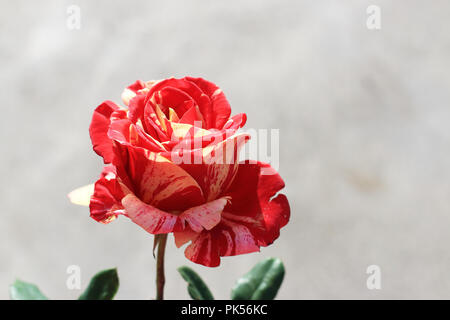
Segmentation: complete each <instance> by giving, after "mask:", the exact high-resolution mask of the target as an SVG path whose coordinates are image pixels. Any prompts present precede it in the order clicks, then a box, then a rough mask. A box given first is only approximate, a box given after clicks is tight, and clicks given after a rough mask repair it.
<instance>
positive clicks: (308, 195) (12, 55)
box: [0, 0, 450, 299]
mask: <svg viewBox="0 0 450 320" xmlns="http://www.w3.org/2000/svg"><path fill="white" fill-rule="evenodd" d="M70 4H76V5H78V6H80V8H81V19H82V20H81V30H73V31H71V30H69V29H68V28H67V27H66V19H67V14H66V9H67V7H68V6H69V5H70ZM370 4H377V5H379V6H380V8H381V10H382V11H381V14H382V16H381V18H382V29H381V30H379V31H373V30H368V29H367V28H366V18H367V14H366V8H367V6H368V5H370ZM449 10H450V2H448V1H438V0H435V1H433V3H432V4H431V3H430V2H429V1H425V0H423V1H411V0H403V1H399V0H397V1H361V0H359V1H356V0H355V1H350V0H347V1H345V2H344V1H312V0H311V1H262V0H257V1H256V0H255V1H176V2H175V1H120V2H119V1H95V2H94V1H87V0H85V1H80V0H74V1H56V0H55V1H49V0H45V1H24V0H22V1H4V0H2V1H1V10H0V28H1V29H0V30H1V31H0V32H1V33H0V70H1V72H0V86H1V90H0V101H1V105H2V106H1V117H0V121H1V122H0V132H1V139H2V145H3V148H2V152H1V154H2V156H1V166H0V177H1V180H0V181H1V182H0V183H1V193H0V204H1V222H0V298H4V299H6V298H8V290H7V286H8V285H9V284H10V283H12V282H13V281H14V279H15V278H16V277H20V278H21V279H24V280H27V281H30V282H34V283H37V284H39V286H40V287H41V289H42V291H43V292H44V293H46V294H47V295H48V296H49V297H52V298H62V299H66V298H70V299H72V298H75V297H77V296H78V295H79V293H80V292H79V291H77V290H72V291H71V290H68V289H67V288H66V285H65V282H66V278H67V274H66V268H67V266H69V265H72V264H75V265H79V266H80V267H81V270H82V286H83V288H84V287H85V286H86V284H87V282H88V279H89V278H90V277H91V276H92V275H93V274H94V273H95V272H96V271H98V270H100V269H102V268H108V267H113V266H117V267H118V269H119V274H120V279H121V283H122V285H121V287H120V290H119V293H118V295H117V298H120V299H131V298H137V299H148V298H151V297H154V288H155V286H154V270H155V262H154V260H153V257H152V254H151V251H152V250H151V247H152V237H151V236H150V235H148V234H147V233H145V232H144V231H143V230H141V229H140V228H138V227H137V226H135V225H134V224H133V223H131V222H130V221H129V220H127V219H126V218H120V219H118V220H117V221H115V222H113V223H112V224H110V225H107V226H104V225H101V224H99V223H96V222H95V221H94V220H92V219H90V218H89V216H88V215H89V214H88V210H87V208H84V207H78V206H74V205H71V204H70V203H69V201H68V200H67V198H66V194H67V193H68V192H69V191H71V190H72V189H74V188H76V187H78V186H81V185H84V184H87V183H90V182H93V181H94V180H95V179H96V178H97V176H98V174H99V172H100V169H101V166H102V163H101V159H100V158H99V157H97V156H96V155H95V154H94V152H93V151H92V149H91V144H90V140H89V136H88V125H89V122H90V118H91V115H92V111H93V109H94V108H95V107H96V106H97V105H98V104H99V103H100V102H102V101H103V100H105V99H112V100H114V101H117V102H119V101H120V94H121V92H122V89H123V87H124V86H126V85H127V84H128V83H130V82H133V81H134V80H136V79H143V80H149V79H160V78H166V77H170V76H177V77H182V76H184V75H193V76H202V77H204V78H206V79H209V80H211V81H213V82H215V83H217V84H218V85H219V86H220V87H221V88H222V89H223V91H224V92H225V93H226V95H227V97H228V98H229V100H230V102H231V104H232V106H233V113H238V112H246V113H247V115H248V118H249V121H248V127H250V128H279V129H280V141H281V142H280V169H279V171H280V173H281V175H282V177H284V179H285V181H286V185H287V187H286V189H285V193H286V194H287V195H288V197H289V200H290V204H291V208H292V217H291V221H290V223H289V224H288V226H287V227H285V228H284V229H283V230H282V234H281V237H280V238H279V239H278V240H277V241H276V242H275V243H274V245H272V246H271V247H268V248H264V249H263V250H262V252H261V253H257V254H250V255H244V256H239V257H231V258H225V259H223V260H222V264H221V266H220V267H219V268H213V269H209V268H205V267H202V266H199V265H194V264H192V263H190V262H189V261H188V260H187V259H185V258H184V255H183V251H182V250H177V249H176V248H175V247H174V245H173V239H172V238H170V241H169V249H168V254H167V286H166V296H167V298H169V299H177V298H188V295H187V292H186V289H185V283H184V282H183V281H182V280H181V278H180V276H179V275H178V274H177V272H176V267H178V266H180V265H182V264H186V265H189V266H191V267H193V268H194V269H195V270H197V271H198V272H199V273H201V275H202V276H203V277H204V278H205V279H206V281H207V282H208V283H209V284H210V286H211V289H212V291H213V292H214V294H215V295H216V297H218V298H228V296H229V290H230V288H231V287H232V284H233V282H234V280H235V279H236V278H237V277H238V276H239V275H241V274H243V273H245V272H246V271H247V270H248V269H249V268H250V267H251V266H252V265H253V264H254V263H255V262H256V261H259V260H260V259H262V258H264V257H267V256H277V257H280V258H282V259H283V261H284V262H285V264H286V269H287V275H286V281H285V283H284V284H283V287H282V289H281V290H280V292H279V298H285V299H311V298H325V299H329V298H336V299H341V298H357V299H378V298H450V276H449V270H450V249H449V248H448V247H449V246H448V243H449V242H450V234H449V232H448V230H449V225H450V218H449V212H450V182H449V181H450V167H449V164H450V149H449V139H450V126H449V124H448V123H449V120H450V108H449V105H448V101H450V96H449V91H448V88H449V84H450V75H449V72H448V71H449V54H450V37H449V33H448V32H449V31H448V30H449V28H450V19H449ZM371 264H376V265H379V266H380V268H381V271H382V289H381V290H378V291H377V290H374V291H370V290H368V289H367V288H366V278H367V274H366V268H367V266H369V265H371Z"/></svg>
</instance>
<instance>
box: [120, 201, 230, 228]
mask: <svg viewBox="0 0 450 320" xmlns="http://www.w3.org/2000/svg"><path fill="white" fill-rule="evenodd" d="M227 201H228V198H221V199H217V200H215V201H211V202H209V203H205V204H202V205H200V206H197V207H193V208H190V209H188V210H186V211H184V212H182V213H181V214H178V215H177V214H174V213H169V212H166V211H163V210H160V209H158V208H155V207H154V206H152V205H149V204H146V203H144V202H142V201H141V200H140V199H139V198H137V197H136V196H135V195H134V194H128V195H127V196H125V197H124V198H123V199H122V205H123V207H124V209H125V214H126V215H127V216H128V217H129V218H130V219H131V220H132V221H133V222H134V223H136V224H137V225H139V226H140V227H142V228H143V229H144V230H145V231H147V232H149V233H151V234H161V233H170V232H177V233H179V234H187V233H189V232H192V231H193V232H194V233H197V234H198V233H199V232H202V231H203V230H210V229H212V228H213V227H215V226H216V225H217V224H218V223H219V222H220V215H221V213H222V211H223V208H224V207H225V205H226V204H227Z"/></svg>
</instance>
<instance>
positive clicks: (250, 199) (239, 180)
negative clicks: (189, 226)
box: [175, 161, 290, 267]
mask: <svg viewBox="0 0 450 320" xmlns="http://www.w3.org/2000/svg"><path fill="white" fill-rule="evenodd" d="M263 171H264V174H263ZM283 187H284V182H283V180H282V179H281V178H280V176H279V175H278V173H276V172H275V170H273V169H272V168H271V167H270V165H268V164H265V163H260V162H258V163H249V162H248V161H246V162H243V163H241V164H239V169H238V173H237V175H236V177H235V179H234V181H233V183H232V185H231V186H230V188H229V191H228V192H227V196H229V197H230V198H231V200H230V202H229V203H228V205H227V206H226V207H225V209H224V211H223V212H222V214H221V221H220V223H219V224H217V225H216V226H215V227H213V228H212V229H210V230H203V231H202V232H200V233H197V234H195V233H193V232H192V231H190V230H186V231H185V232H179V233H176V234H175V241H176V244H177V246H181V245H183V244H184V243H187V242H189V241H191V243H190V244H189V245H188V246H187V247H186V250H185V255H186V257H187V258H188V259H190V260H191V261H193V262H195V263H199V264H202V265H205V266H208V267H216V266H218V265H219V264H220V257H224V256H234V255H239V254H245V253H250V252H256V251H259V250H260V247H261V246H267V245H269V244H271V243H273V241H275V239H276V238H278V236H279V234H280V229H281V228H282V227H283V226H285V225H286V224H287V222H288V221H289V216H290V208H289V203H288V201H287V198H286V197H285V196H284V195H283V194H278V195H277V193H278V192H279V191H280V190H281V189H282V188H283Z"/></svg>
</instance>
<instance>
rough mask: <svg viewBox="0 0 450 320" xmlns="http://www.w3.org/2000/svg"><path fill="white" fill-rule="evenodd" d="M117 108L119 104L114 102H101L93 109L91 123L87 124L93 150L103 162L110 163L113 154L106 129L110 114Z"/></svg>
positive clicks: (109, 121) (107, 128)
mask: <svg viewBox="0 0 450 320" xmlns="http://www.w3.org/2000/svg"><path fill="white" fill-rule="evenodd" d="M117 110H119V106H117V105H116V104H115V103H114V102H112V101H105V102H103V103H102V104H101V105H99V106H98V107H97V108H96V109H95V111H94V115H93V116H92V121H91V125H90V126H89V135H90V136H91V141H92V145H93V147H94V151H95V152H96V153H97V154H98V155H99V156H101V157H103V160H104V162H105V163H111V162H112V159H113V156H114V153H113V150H112V142H111V139H110V138H109V137H108V130H109V125H110V123H111V115H112V114H113V112H114V111H117Z"/></svg>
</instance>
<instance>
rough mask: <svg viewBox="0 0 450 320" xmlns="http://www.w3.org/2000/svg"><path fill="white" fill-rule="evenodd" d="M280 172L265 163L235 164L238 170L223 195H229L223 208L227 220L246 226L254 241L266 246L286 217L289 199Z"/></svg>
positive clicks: (278, 232) (285, 220)
mask: <svg viewBox="0 0 450 320" xmlns="http://www.w3.org/2000/svg"><path fill="white" fill-rule="evenodd" d="M283 188H284V181H283V180H282V179H281V177H280V175H279V174H278V173H277V172H276V171H275V170H274V169H273V168H272V167H271V166H270V165H269V164H267V163H262V162H257V163H250V161H248V160H247V161H245V162H243V163H241V164H240V165H239V170H238V173H237V175H236V177H235V179H234V181H233V184H232V185H231V186H230V188H229V190H228V191H227V192H226V195H228V196H230V197H231V198H232V201H231V204H230V205H228V206H227V207H226V209H225V211H226V212H225V213H224V217H225V218H226V219H227V220H230V221H234V222H238V223H241V224H243V225H246V226H247V227H248V228H249V230H250V231H251V232H252V234H253V235H254V236H255V239H256V240H257V241H258V244H259V245H261V246H267V245H269V244H271V243H272V242H273V241H275V239H277V238H278V236H279V235H280V229H281V228H282V227H284V226H285V225H286V224H287V223H288V221H289V217H290V207H289V202H288V200H287V198H286V196H285V195H284V194H277V193H278V192H279V191H280V190H281V189H283Z"/></svg>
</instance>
